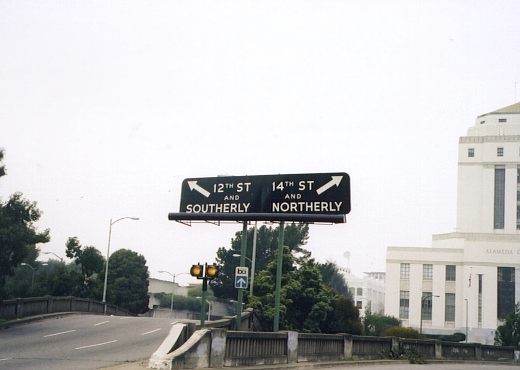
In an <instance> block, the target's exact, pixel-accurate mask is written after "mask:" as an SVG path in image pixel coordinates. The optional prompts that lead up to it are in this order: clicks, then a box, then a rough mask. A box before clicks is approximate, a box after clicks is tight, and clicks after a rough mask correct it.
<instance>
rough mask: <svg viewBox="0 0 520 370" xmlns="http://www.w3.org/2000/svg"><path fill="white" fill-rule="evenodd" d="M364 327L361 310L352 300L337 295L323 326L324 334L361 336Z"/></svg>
mask: <svg viewBox="0 0 520 370" xmlns="http://www.w3.org/2000/svg"><path fill="white" fill-rule="evenodd" d="M362 329H363V327H362V325H361V321H360V320H359V309H358V308H357V307H356V306H355V305H354V302H353V301H352V300H351V299H347V298H345V297H344V296H342V295H339V294H336V295H335V296H334V300H333V302H332V310H331V311H330V313H329V315H328V316H327V319H326V320H325V321H324V322H322V324H321V331H322V332H323V333H328V334H335V333H349V334H357V335H359V334H361V333H362V331H363V330H362Z"/></svg>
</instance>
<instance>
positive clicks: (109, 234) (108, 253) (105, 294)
mask: <svg viewBox="0 0 520 370" xmlns="http://www.w3.org/2000/svg"><path fill="white" fill-rule="evenodd" d="M125 219H129V220H134V221H137V220H139V217H121V218H118V219H117V220H115V221H112V219H110V227H109V228H108V247H107V261H106V263H105V282H104V284H103V301H102V302H103V304H104V306H105V309H104V313H105V314H106V313H107V282H108V280H107V279H108V258H109V257H110V237H111V236H112V225H113V224H115V223H116V222H118V221H121V220H125Z"/></svg>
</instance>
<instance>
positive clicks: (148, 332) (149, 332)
mask: <svg viewBox="0 0 520 370" xmlns="http://www.w3.org/2000/svg"><path fill="white" fill-rule="evenodd" d="M159 330H161V328H159V329H155V330H152V331H147V332H146V333H142V334H141V335H148V334H152V333H155V332H156V331H159Z"/></svg>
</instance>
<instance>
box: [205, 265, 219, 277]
mask: <svg viewBox="0 0 520 370" xmlns="http://www.w3.org/2000/svg"><path fill="white" fill-rule="evenodd" d="M217 275H218V266H217V265H214V264H213V265H206V277H207V278H208V279H210V280H211V279H214V278H216V277H217Z"/></svg>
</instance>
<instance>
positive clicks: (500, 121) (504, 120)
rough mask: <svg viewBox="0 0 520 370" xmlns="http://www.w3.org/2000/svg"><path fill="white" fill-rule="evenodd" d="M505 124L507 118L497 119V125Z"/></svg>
mask: <svg viewBox="0 0 520 370" xmlns="http://www.w3.org/2000/svg"><path fill="white" fill-rule="evenodd" d="M506 122H507V118H499V119H498V123H506Z"/></svg>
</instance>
